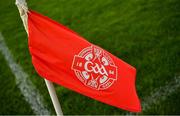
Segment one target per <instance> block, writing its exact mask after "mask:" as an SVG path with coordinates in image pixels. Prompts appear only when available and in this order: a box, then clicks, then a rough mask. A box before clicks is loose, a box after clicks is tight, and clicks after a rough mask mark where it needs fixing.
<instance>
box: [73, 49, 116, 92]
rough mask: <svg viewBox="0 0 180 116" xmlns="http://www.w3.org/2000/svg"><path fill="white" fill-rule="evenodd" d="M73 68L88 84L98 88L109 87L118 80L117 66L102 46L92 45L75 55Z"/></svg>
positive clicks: (80, 78) (84, 82)
mask: <svg viewBox="0 0 180 116" xmlns="http://www.w3.org/2000/svg"><path fill="white" fill-rule="evenodd" d="M72 70H74V73H75V74H76V76H77V78H78V79H79V80H80V81H81V82H82V83H83V84H84V85H86V86H88V87H91V88H93V89H96V90H104V89H107V88H109V87H110V86H111V85H112V84H113V83H114V81H115V80H117V67H116V66H115V64H114V62H113V60H112V59H111V57H110V56H109V55H108V54H107V53H106V52H105V51H104V50H103V49H101V48H99V47H96V46H90V47H87V48H84V49H83V50H82V51H81V52H80V53H79V54H78V55H75V56H74V59H73V63H72Z"/></svg>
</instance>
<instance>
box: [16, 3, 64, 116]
mask: <svg viewBox="0 0 180 116" xmlns="http://www.w3.org/2000/svg"><path fill="white" fill-rule="evenodd" d="M16 5H17V7H18V10H19V13H20V16H21V19H22V21H23V24H24V27H25V30H26V32H27V34H28V24H27V20H28V15H27V12H28V7H27V3H26V1H25V0H16ZM44 80H45V83H46V86H47V88H48V91H49V94H50V97H51V100H52V103H53V105H54V109H55V111H56V114H57V115H63V112H62V110H61V106H60V103H59V100H58V97H57V95H56V91H55V89H54V85H53V83H52V82H51V81H48V80H46V79H44Z"/></svg>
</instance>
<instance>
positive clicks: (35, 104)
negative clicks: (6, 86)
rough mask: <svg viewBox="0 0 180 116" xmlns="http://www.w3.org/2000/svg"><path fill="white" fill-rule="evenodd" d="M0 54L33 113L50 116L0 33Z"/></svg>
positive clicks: (40, 97)
mask: <svg viewBox="0 0 180 116" xmlns="http://www.w3.org/2000/svg"><path fill="white" fill-rule="evenodd" d="M0 52H2V54H3V56H4V57H5V60H6V62H7V64H8V65H9V67H10V69H11V71H12V73H13V74H14V75H15V77H16V84H17V86H18V87H19V89H20V91H21V93H22V94H23V95H24V97H25V100H26V101H27V102H28V103H29V104H30V105H31V108H32V109H33V111H34V113H35V114H38V115H40V114H41V115H43V114H46V115H48V114H50V111H49V110H48V109H47V108H46V107H45V105H44V103H43V98H42V96H41V95H40V94H39V92H38V90H37V89H36V88H35V86H34V85H33V84H32V82H31V81H30V80H29V79H28V77H29V75H28V74H27V73H25V72H24V71H23V69H22V67H21V66H20V65H19V64H17V63H16V62H15V60H14V58H13V56H12V55H11V52H10V51H9V48H8V47H7V45H6V43H5V41H4V37H3V35H2V34H1V32H0Z"/></svg>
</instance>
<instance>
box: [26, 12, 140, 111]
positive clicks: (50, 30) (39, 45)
mask: <svg viewBox="0 0 180 116" xmlns="http://www.w3.org/2000/svg"><path fill="white" fill-rule="evenodd" d="M28 32H29V34H28V37H29V39H28V44H29V50H30V54H31V56H32V63H33V65H34V67H35V69H36V71H37V72H38V74H39V75H40V76H41V77H43V78H46V79H48V80H50V81H52V82H54V83H57V84H59V85H61V86H64V87H66V88H69V89H71V90H73V91H76V92H78V93H80V94H82V95H85V96H88V97H90V98H93V99H95V100H98V101H101V102H103V103H106V104H109V105H112V106H115V107H118V108H121V109H125V110H128V111H131V112H140V111H141V105H140V100H139V98H138V96H137V93H136V88H135V77H136V69H135V68H134V67H132V66H131V65H129V64H127V63H125V62H124V61H122V60H121V59H119V58H117V57H116V56H114V55H112V54H111V53H109V52H107V51H106V50H104V49H102V48H100V47H99V46H97V45H94V44H92V43H90V42H88V41H87V40H85V39H84V38H83V37H81V36H79V35H78V34H77V33H75V32H73V31H72V30H70V29H68V28H67V27H65V26H63V25H61V24H59V23H57V22H55V21H53V20H51V19H49V18H48V17H45V16H43V15H41V14H39V13H37V12H34V11H32V10H30V11H29V12H28Z"/></svg>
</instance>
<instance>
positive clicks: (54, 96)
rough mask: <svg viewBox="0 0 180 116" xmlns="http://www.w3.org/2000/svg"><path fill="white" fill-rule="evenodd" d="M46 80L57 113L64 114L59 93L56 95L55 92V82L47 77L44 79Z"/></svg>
mask: <svg viewBox="0 0 180 116" xmlns="http://www.w3.org/2000/svg"><path fill="white" fill-rule="evenodd" d="M44 80H45V82H46V86H47V88H48V91H49V94H50V96H51V100H52V102H53V105H54V108H55V111H56V114H57V115H63V113H62V110H61V106H60V103H59V100H58V98H57V95H56V92H55V89H54V86H53V83H52V82H51V81H49V80H47V79H44Z"/></svg>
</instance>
